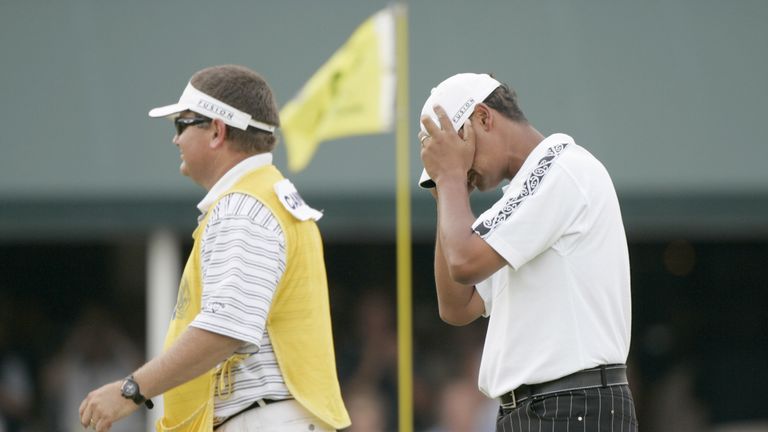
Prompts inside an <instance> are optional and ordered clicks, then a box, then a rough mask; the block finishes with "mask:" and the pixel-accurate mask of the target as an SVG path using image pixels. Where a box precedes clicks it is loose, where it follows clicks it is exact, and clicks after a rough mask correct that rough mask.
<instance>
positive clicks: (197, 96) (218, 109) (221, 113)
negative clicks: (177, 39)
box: [149, 83, 275, 133]
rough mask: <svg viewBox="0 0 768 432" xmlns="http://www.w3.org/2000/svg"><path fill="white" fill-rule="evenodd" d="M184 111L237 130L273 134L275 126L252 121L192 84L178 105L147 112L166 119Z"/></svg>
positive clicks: (246, 115)
mask: <svg viewBox="0 0 768 432" xmlns="http://www.w3.org/2000/svg"><path fill="white" fill-rule="evenodd" d="M186 110H190V111H194V112H196V113H198V114H202V115H204V116H206V117H210V118H216V119H221V120H222V121H223V122H224V123H226V124H228V125H230V126H233V127H236V128H238V129H242V130H246V129H248V126H253V127H255V128H256V129H261V130H263V131H266V132H270V133H275V126H273V125H270V124H267V123H263V122H260V121H258V120H254V119H252V118H251V115H250V114H247V113H244V112H242V111H240V110H239V109H237V108H235V107H232V106H230V105H227V104H225V103H224V102H222V101H220V100H218V99H216V98H214V97H212V96H209V95H207V94H205V93H203V92H201V91H200V90H198V89H196V88H194V87H192V83H188V84H187V87H186V88H185V89H184V93H182V94H181V97H180V98H179V102H178V103H175V104H173V105H166V106H162V107H158V108H154V109H152V110H151V111H149V116H150V117H168V116H172V115H175V114H178V113H180V112H182V111H186Z"/></svg>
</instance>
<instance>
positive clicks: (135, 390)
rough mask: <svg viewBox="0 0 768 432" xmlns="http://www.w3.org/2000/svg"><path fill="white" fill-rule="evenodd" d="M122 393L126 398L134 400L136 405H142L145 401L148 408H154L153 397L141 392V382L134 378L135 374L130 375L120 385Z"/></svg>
mask: <svg viewBox="0 0 768 432" xmlns="http://www.w3.org/2000/svg"><path fill="white" fill-rule="evenodd" d="M120 394H121V395H123V397H124V398H126V399H130V400H132V401H133V402H134V403H135V404H136V405H141V404H142V403H143V404H144V405H146V406H147V408H148V409H152V408H154V406H155V404H154V403H152V399H147V398H145V397H144V395H142V394H141V391H139V383H137V382H136V380H135V379H133V375H128V376H127V377H126V378H125V379H124V380H123V385H122V386H120Z"/></svg>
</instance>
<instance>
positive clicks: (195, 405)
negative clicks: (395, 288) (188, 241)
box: [156, 165, 351, 432]
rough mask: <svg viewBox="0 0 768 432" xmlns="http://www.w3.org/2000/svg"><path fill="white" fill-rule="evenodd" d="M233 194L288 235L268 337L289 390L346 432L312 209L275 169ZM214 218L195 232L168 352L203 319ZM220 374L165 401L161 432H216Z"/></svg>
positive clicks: (243, 182)
mask: <svg viewBox="0 0 768 432" xmlns="http://www.w3.org/2000/svg"><path fill="white" fill-rule="evenodd" d="M286 183H287V185H286ZM234 192H237V193H243V194H247V195H250V196H253V197H255V198H256V199H258V200H259V201H261V202H262V203H263V204H264V205H265V206H267V207H268V208H269V209H270V210H271V211H272V213H273V215H274V216H275V218H276V219H277V220H278V222H279V223H280V226H281V228H282V230H283V234H284V236H285V241H286V269H285V272H284V273H283V277H282V278H281V280H280V283H279V284H278V287H277V290H276V291H275V295H274V298H273V299H272V305H271V307H270V311H269V315H268V317H267V331H268V332H269V337H270V340H271V341H272V345H273V348H274V351H275V356H276V357H277V361H278V364H279V366H280V370H281V372H282V374H283V379H284V380H285V383H286V386H287V387H288V390H289V391H290V392H291V395H292V396H293V397H294V398H295V399H296V401H297V402H299V403H300V404H301V405H302V406H304V408H306V409H307V410H308V411H310V412H311V413H312V414H314V415H315V416H317V417H318V418H319V419H321V420H323V421H324V422H326V423H327V424H329V425H331V426H333V427H334V428H336V429H343V428H345V427H348V426H349V425H350V424H351V421H350V419H349V414H348V413H347V411H346V408H345V407H344V403H343V400H342V398H341V390H340V387H339V382H338V377H337V375H336V360H335V354H334V350H333V335H332V331H331V319H330V304H329V299H328V284H327V278H326V273H325V261H324V257H323V246H322V240H321V238H320V233H319V231H318V229H317V225H316V224H315V222H314V220H312V219H310V218H306V217H304V216H303V215H305V214H311V212H314V210H313V209H311V208H309V207H308V206H306V204H305V203H304V202H303V200H302V199H301V197H300V196H299V195H298V193H297V192H296V191H295V189H293V186H292V185H290V182H288V181H287V180H285V179H284V178H283V176H282V174H280V172H279V171H278V170H277V168H275V166H274V165H267V166H265V167H262V168H259V169H256V170H254V171H252V172H250V173H248V174H246V175H245V176H243V177H242V178H241V179H240V180H238V182H237V183H236V184H235V185H234V186H233V187H232V188H231V189H230V190H228V191H227V192H225V193H223V194H222V195H221V196H220V197H218V199H221V198H222V197H223V196H225V195H227V194H230V193H234ZM217 202H218V200H217ZM213 208H215V204H214V205H212V206H211V209H213ZM209 216H210V211H209V212H208V214H206V215H205V216H204V218H203V219H202V220H201V222H200V224H199V225H198V227H197V229H196V230H195V232H194V233H193V238H194V245H193V247H192V252H191V253H190V256H189V259H188V260H187V264H186V266H185V268H184V273H183V274H182V278H181V283H180V286H179V293H178V297H177V300H176V309H175V310H174V315H173V320H172V321H171V325H170V327H169V329H168V334H167V336H166V341H165V348H166V349H168V347H170V346H171V345H172V344H173V343H174V342H175V341H176V339H178V337H179V336H180V335H181V334H182V333H183V332H184V330H186V328H187V327H188V326H189V324H190V323H191V322H192V321H193V320H194V318H195V317H196V316H197V314H198V313H199V312H200V307H201V305H200V302H201V299H202V280H201V266H200V251H201V242H202V237H203V233H204V232H205V227H206V226H207V224H208V219H209ZM301 219H305V220H301ZM230 360H233V361H237V359H234V358H231V359H230ZM225 363H227V364H229V363H231V362H230V361H229V360H228V361H227V362H225ZM220 367H221V366H220ZM216 370H217V369H212V370H210V371H209V372H207V373H205V374H203V375H201V376H199V377H197V378H195V379H193V380H191V381H188V382H186V383H184V384H182V385H180V386H178V387H176V388H174V389H172V390H170V391H168V392H166V393H165V394H164V395H163V397H164V409H165V411H164V416H163V418H162V419H161V420H159V421H158V423H157V428H156V430H157V431H158V432H170V431H174V432H210V431H211V430H212V429H213V408H214V387H215V385H214V377H215V373H216Z"/></svg>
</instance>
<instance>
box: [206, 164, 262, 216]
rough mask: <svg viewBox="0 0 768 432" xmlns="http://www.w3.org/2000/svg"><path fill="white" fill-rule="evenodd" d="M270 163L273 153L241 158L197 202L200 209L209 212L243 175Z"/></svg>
mask: <svg viewBox="0 0 768 432" xmlns="http://www.w3.org/2000/svg"><path fill="white" fill-rule="evenodd" d="M270 164H272V153H260V154H257V155H254V156H251V157H249V158H247V159H243V160H241V161H240V162H239V163H238V164H237V165H235V166H233V167H232V168H230V169H229V171H227V172H226V173H225V174H224V175H223V176H221V178H220V179H219V180H218V181H217V182H216V183H215V184H214V185H213V187H212V188H211V190H209V191H208V193H207V194H206V195H205V198H203V200H202V201H200V203H199V204H197V208H198V210H200V212H201V213H203V214H205V213H207V212H208V210H209V209H210V208H211V206H212V205H213V203H215V202H216V200H217V199H218V198H219V196H220V195H221V194H223V193H224V192H226V191H227V190H228V189H229V188H231V187H232V186H234V185H235V183H237V181H238V180H240V178H241V177H243V176H244V175H245V174H247V173H249V172H251V171H253V170H255V169H257V168H261V167H263V166H266V165H270Z"/></svg>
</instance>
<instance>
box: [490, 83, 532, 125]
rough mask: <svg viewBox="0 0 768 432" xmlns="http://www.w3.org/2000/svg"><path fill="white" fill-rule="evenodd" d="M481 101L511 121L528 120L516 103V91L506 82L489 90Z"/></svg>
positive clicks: (523, 121) (522, 121)
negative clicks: (491, 90) (489, 92)
mask: <svg viewBox="0 0 768 432" xmlns="http://www.w3.org/2000/svg"><path fill="white" fill-rule="evenodd" d="M483 103H484V104H486V105H488V106H489V107H491V108H493V109H494V110H496V111H498V112H499V113H501V115H503V116H504V117H506V118H508V119H510V120H512V121H516V122H520V123H527V122H528V119H526V118H525V114H523V110H521V109H520V107H519V106H518V105H517V93H515V91H514V90H513V89H511V88H510V87H508V86H507V85H506V84H501V85H500V86H498V87H496V90H494V91H493V92H491V94H489V95H488V97H487V98H485V100H484V101H483Z"/></svg>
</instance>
